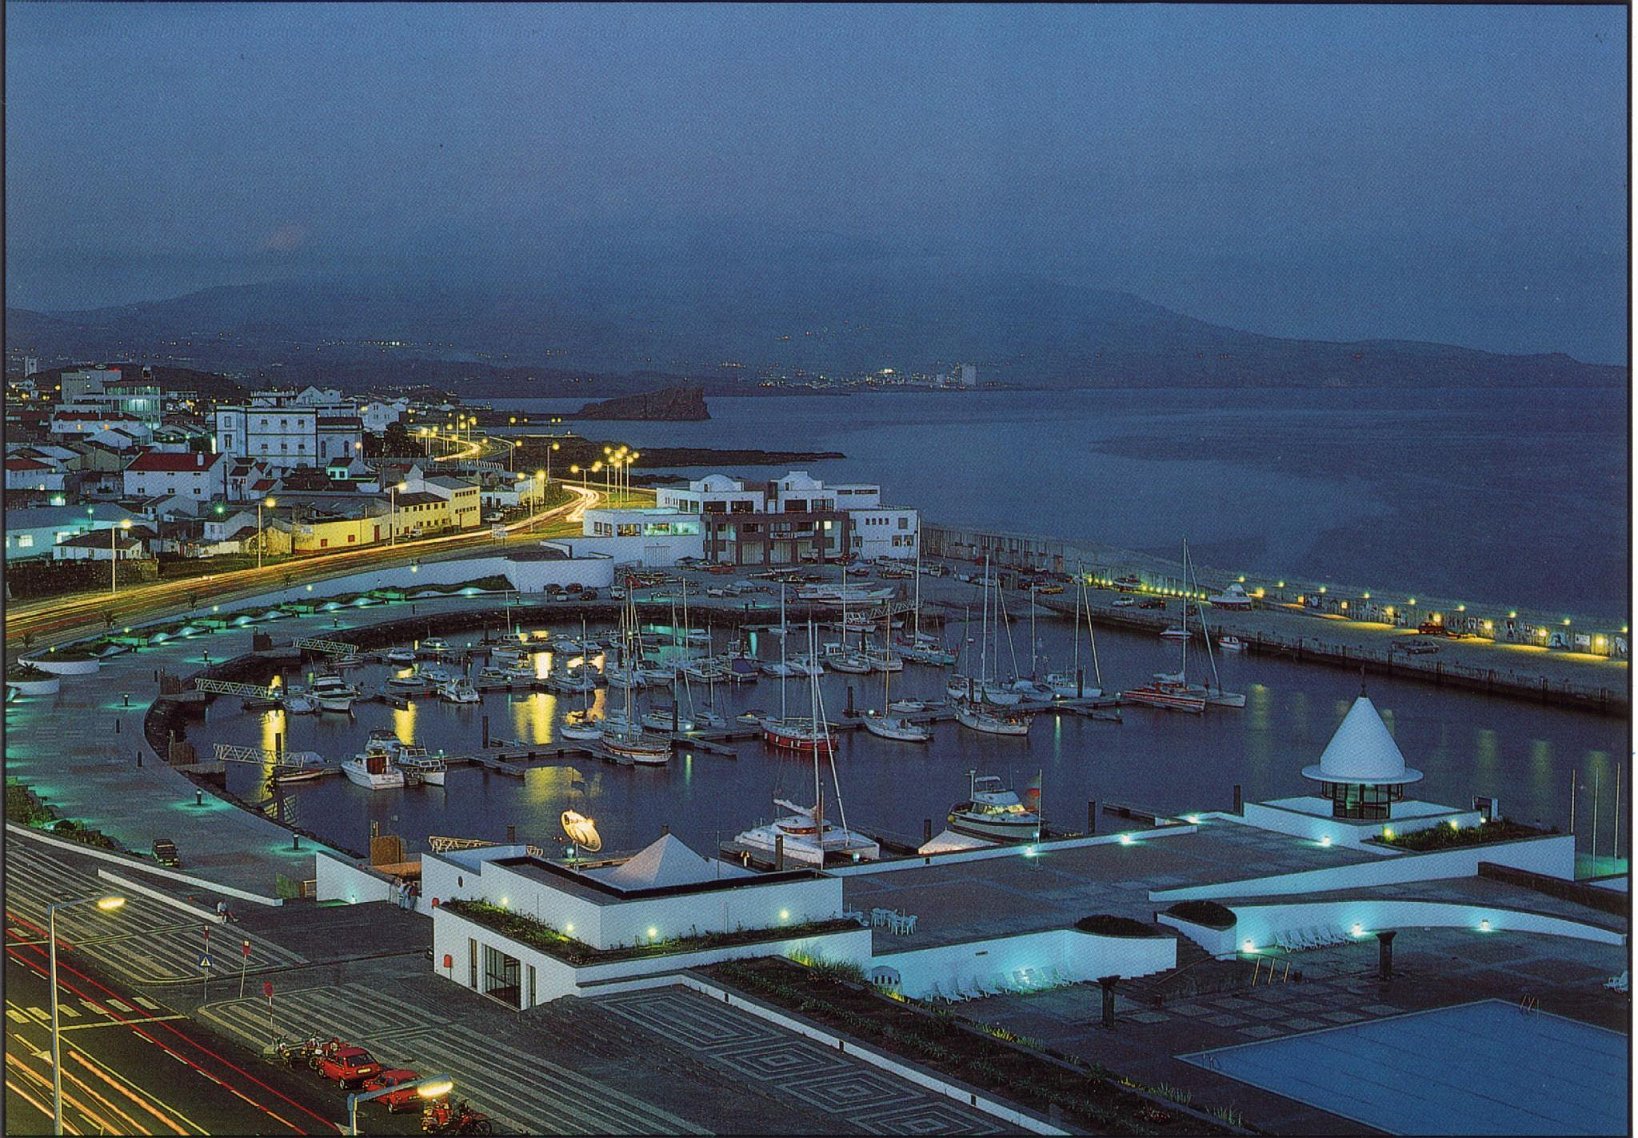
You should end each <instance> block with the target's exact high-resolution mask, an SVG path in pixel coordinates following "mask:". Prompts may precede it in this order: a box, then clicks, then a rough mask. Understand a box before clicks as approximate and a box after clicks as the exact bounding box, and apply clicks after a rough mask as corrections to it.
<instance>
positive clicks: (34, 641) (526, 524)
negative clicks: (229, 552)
mask: <svg viewBox="0 0 1638 1138" xmlns="http://www.w3.org/2000/svg"><path fill="white" fill-rule="evenodd" d="M564 488H565V489H567V490H568V491H569V492H570V493H571V494H572V495H574V497H573V498H572V499H571V500H570V501H568V502H564V503H562V504H561V505H558V506H554V507H552V508H551V509H549V510H543V511H541V512H539V513H537V514H533V515H531V516H529V517H527V518H523V519H521V520H520V521H516V522H513V523H511V524H509V525H508V526H507V527H506V530H507V533H508V534H515V533H525V532H527V533H529V534H530V535H531V536H535V535H539V536H547V535H546V534H544V533H540V530H541V528H542V527H551V528H553V529H556V528H560V527H574V526H576V525H577V523H578V522H579V521H580V519H581V517H582V516H583V515H584V514H585V511H586V510H587V509H589V508H592V507H595V506H596V505H598V503H600V502H601V501H602V499H603V493H602V492H601V491H599V490H594V489H591V488H589V487H582V486H574V485H568V484H564ZM573 532H578V529H573ZM494 544H495V538H494V536H493V534H492V533H491V531H490V529H489V528H488V527H485V528H484V529H482V530H479V531H471V532H465V533H457V534H446V535H443V536H438V537H427V538H421V539H418V540H415V541H405V542H399V543H398V544H396V545H387V546H368V547H365V548H363V549H354V550H346V551H343V552H337V553H331V554H326V555H324V556H321V557H312V558H307V559H304V560H300V561H286V562H280V563H278V564H274V565H265V566H263V567H262V568H260V569H241V570H236V571H234V572H229V573H217V574H213V575H210V576H206V577H191V578H187V579H184V580H179V581H156V582H154V583H152V584H142V585H133V586H130V587H127V588H125V589H122V590H120V592H119V593H118V594H117V595H114V594H109V593H103V592H96V593H76V594H70V595H67V596H60V597H42V598H38V599H34V600H27V601H12V602H10V603H9V604H8V605H7V606H6V662H7V663H8V664H9V663H11V662H12V661H13V660H15V659H16V657H17V656H19V655H21V654H22V653H23V652H24V651H25V649H24V648H23V643H24V639H25V638H27V642H28V649H27V651H37V650H39V649H42V648H45V647H48V646H50V645H53V644H62V643H66V642H68V641H71V640H74V639H77V638H79V637H81V636H84V635H86V634H87V633H88V632H91V631H95V630H97V629H98V628H101V627H111V625H110V623H109V616H110V615H112V617H113V621H114V623H118V624H135V623H137V622H139V621H146V620H151V619H154V618H157V617H161V616H168V615H176V614H180V613H184V612H190V611H192V610H193V609H195V608H197V607H198V603H199V600H200V598H201V597H208V598H209V599H210V601H211V603H213V604H221V603H223V602H227V601H233V600H239V599H243V598H247V597H252V596H256V595H258V594H261V593H266V592H269V591H271V590H274V589H280V588H288V587H290V586H291V585H299V584H310V583H312V582H315V581H320V580H324V579H326V578H329V577H337V576H341V575H343V574H347V573H357V572H360V571H361V570H365V569H387V568H392V567H396V566H403V565H409V564H411V563H412V562H416V561H426V560H429V559H441V558H444V557H454V556H461V555H464V554H469V553H472V552H473V551H475V550H482V549H485V548H489V547H493V545H494Z"/></svg>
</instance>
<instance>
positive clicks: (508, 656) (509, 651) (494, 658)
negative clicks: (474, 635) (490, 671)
mask: <svg viewBox="0 0 1638 1138" xmlns="http://www.w3.org/2000/svg"><path fill="white" fill-rule="evenodd" d="M525 660H528V661H532V660H533V654H532V653H531V652H530V651H529V649H527V648H525V647H523V646H522V645H521V644H519V645H511V644H497V645H495V646H494V647H493V648H491V649H490V650H489V666H490V667H492V668H513V667H517V666H518V665H519V664H520V662H521V661H525ZM531 667H532V664H531Z"/></svg>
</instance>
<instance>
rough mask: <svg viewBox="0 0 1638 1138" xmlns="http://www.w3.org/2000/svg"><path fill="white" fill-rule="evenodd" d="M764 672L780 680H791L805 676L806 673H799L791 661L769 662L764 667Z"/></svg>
mask: <svg viewBox="0 0 1638 1138" xmlns="http://www.w3.org/2000/svg"><path fill="white" fill-rule="evenodd" d="M762 670H763V671H764V672H766V673H767V674H768V675H770V676H774V677H776V678H778V679H782V680H783V679H789V678H792V677H794V676H805V675H807V673H806V672H803V671H799V670H798V669H797V667H796V665H795V664H792V663H791V662H790V661H789V660H769V661H768V662H767V663H765V664H763V665H762Z"/></svg>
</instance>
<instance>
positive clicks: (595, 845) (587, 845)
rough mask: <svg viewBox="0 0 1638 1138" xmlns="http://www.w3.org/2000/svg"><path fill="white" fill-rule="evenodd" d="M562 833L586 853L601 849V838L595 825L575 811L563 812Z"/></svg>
mask: <svg viewBox="0 0 1638 1138" xmlns="http://www.w3.org/2000/svg"><path fill="white" fill-rule="evenodd" d="M563 833H564V834H565V835H567V837H568V839H569V840H570V841H571V842H573V843H574V844H575V845H577V846H579V847H580V848H581V849H583V850H585V851H586V852H587V853H596V852H597V851H598V850H600V849H602V848H603V837H602V835H601V834H599V833H598V832H597V823H596V822H594V821H593V820H592V819H590V818H588V817H586V816H585V815H584V814H581V813H580V812H578V811H576V810H565V811H563Z"/></svg>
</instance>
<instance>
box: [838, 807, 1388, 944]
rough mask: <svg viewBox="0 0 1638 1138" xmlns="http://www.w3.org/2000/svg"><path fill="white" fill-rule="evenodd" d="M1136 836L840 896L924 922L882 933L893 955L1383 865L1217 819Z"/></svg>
mask: <svg viewBox="0 0 1638 1138" xmlns="http://www.w3.org/2000/svg"><path fill="white" fill-rule="evenodd" d="M1132 837H1133V840H1132V844H1131V845H1121V844H1120V843H1119V842H1110V843H1107V844H1103V845H1095V846H1080V847H1077V848H1072V849H1053V848H1052V847H1051V845H1050V844H1049V845H1047V846H1046V847H1044V848H1043V852H1042V853H1041V855H1040V856H1039V857H1033V858H1029V857H1024V856H1022V855H1021V854H1020V855H1019V856H1016V857H1000V858H988V859H945V860H936V861H934V863H933V864H932V865H926V866H924V865H919V864H913V865H912V866H911V867H909V868H905V869H899V870H894V871H891V872H877V873H861V874H847V875H845V876H843V878H842V896H843V899H844V901H845V902H846V904H847V907H848V908H850V909H860V910H863V911H865V912H869V911H870V910H871V909H877V908H882V909H897V910H899V911H900V912H903V913H906V914H914V915H915V916H916V918H917V921H916V935H915V937H914V938H913V939H911V940H906V939H904V938H902V937H898V936H893V935H890V934H886V933H884V932H883V931H881V930H878V931H877V934H876V935H877V938H878V941H877V948H878V949H879V950H881V951H893V950H896V949H897V950H902V949H909V948H925V947H928V946H930V945H938V944H958V943H961V942H964V941H972V940H989V939H992V938H994V937H1001V936H1014V935H1017V934H1019V933H1029V932H1041V931H1044V930H1047V929H1063V928H1068V927H1070V926H1071V925H1073V924H1074V923H1075V922H1076V921H1077V920H1079V919H1080V918H1082V917H1086V916H1091V915H1092V914H1095V913H1113V914H1116V915H1118V916H1123V917H1133V918H1135V919H1137V920H1141V921H1150V920H1153V918H1154V914H1155V912H1156V911H1157V910H1164V909H1166V908H1167V907H1168V906H1169V905H1170V904H1171V903H1170V902H1168V901H1151V900H1150V899H1149V891H1150V890H1152V889H1177V888H1183V887H1187V886H1194V885H1213V884H1217V883H1219V882H1224V881H1239V880H1241V879H1243V878H1249V877H1270V876H1273V875H1275V874H1281V873H1295V872H1298V871H1301V870H1306V869H1329V868H1332V867H1334V866H1339V865H1352V864H1356V863H1359V862H1369V861H1377V860H1380V857H1381V856H1382V855H1378V854H1371V853H1366V852H1364V851H1361V850H1354V849H1349V848H1347V847H1345V846H1339V845H1333V846H1329V847H1325V846H1321V845H1320V844H1319V843H1318V842H1314V841H1310V840H1309V839H1307V838H1296V837H1291V836H1289V835H1287V834H1277V833H1274V832H1272V831H1269V830H1259V829H1256V828H1255V827H1252V826H1247V825H1242V824H1240V823H1236V822H1227V821H1223V820H1220V819H1217V820H1214V819H1210V818H1207V819H1203V820H1202V821H1201V823H1200V825H1199V827H1198V829H1196V830H1195V831H1194V832H1193V833H1169V834H1164V835H1162V833H1161V832H1160V831H1155V830H1147V831H1145V830H1136V831H1132Z"/></svg>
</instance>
